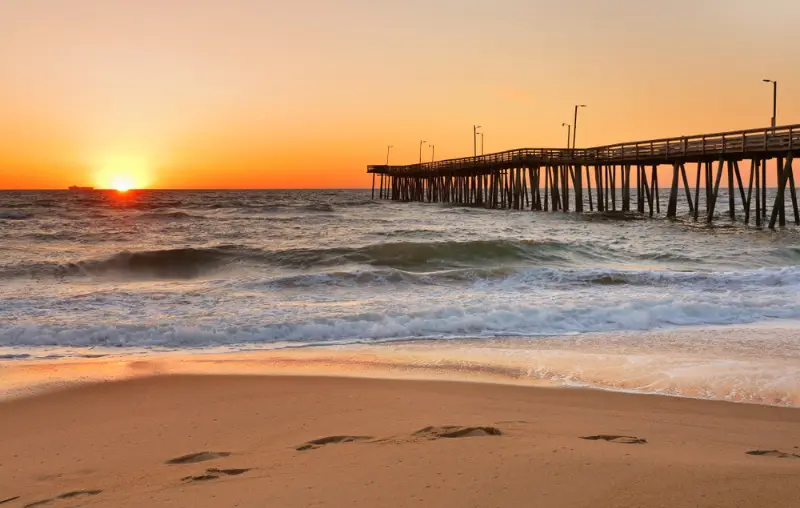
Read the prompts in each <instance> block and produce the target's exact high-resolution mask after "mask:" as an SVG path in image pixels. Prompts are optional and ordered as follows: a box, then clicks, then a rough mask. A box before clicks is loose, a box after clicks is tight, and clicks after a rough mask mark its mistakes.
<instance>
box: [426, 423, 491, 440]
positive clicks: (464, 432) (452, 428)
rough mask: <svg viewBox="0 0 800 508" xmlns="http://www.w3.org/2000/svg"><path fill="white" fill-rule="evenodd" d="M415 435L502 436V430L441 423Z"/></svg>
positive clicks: (441, 436)
mask: <svg viewBox="0 0 800 508" xmlns="http://www.w3.org/2000/svg"><path fill="white" fill-rule="evenodd" d="M412 435H413V436H415V437H425V438H427V439H442V438H455V437H481V436H502V435H503V432H502V431H501V430H500V429H498V428H497V427H459V426H457V425H443V426H441V427H425V428H424V429H420V430H418V431H416V432H414V434H412Z"/></svg>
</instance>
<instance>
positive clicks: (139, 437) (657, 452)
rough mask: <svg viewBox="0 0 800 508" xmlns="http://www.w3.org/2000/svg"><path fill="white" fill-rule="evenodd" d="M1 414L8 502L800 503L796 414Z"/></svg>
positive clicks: (267, 397)
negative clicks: (799, 500) (799, 501)
mask: <svg viewBox="0 0 800 508" xmlns="http://www.w3.org/2000/svg"><path fill="white" fill-rule="evenodd" d="M0 414H2V415H3V417H2V418H0V436H3V438H2V446H1V447H0V467H1V468H2V469H1V470H2V474H0V478H1V480H0V501H4V500H9V501H6V502H5V503H4V504H6V505H7V506H9V508H16V507H23V506H39V504H36V503H39V502H42V501H48V502H47V506H53V507H71V506H115V507H128V506H130V507H140V506H198V507H234V506H237V507H250V506H252V507H262V506H280V507H306V506H320V507H322V506H328V507H344V506H348V507H350V506H354V507H361V506H363V507H374V506H431V507H451V506H452V507H464V506H475V507H484V506H487V507H488V506H548V507H588V506H592V507H605V506H608V507H611V506H614V507H661V506H669V507H717V506H726V507H758V506H771V507H794V506H796V502H797V499H800V483H798V482H797V477H798V474H799V473H800V457H798V455H800V449H799V448H798V447H800V411H799V410H797V409H795V408H781V407H770V406H762V405H754V404H740V403H730V402H721V401H709V400H692V399H685V398H673V397H665V396H655V395H639V394H623V393H612V392H606V391H600V390H585V389H572V388H541V387H530V386H510V385H501V384H491V383H474V382H450V381H419V380H388V379H364V378H345V377H324V376H246V375H239V376H233V375H155V376H145V377H138V378H133V379H128V380H121V381H112V382H102V383H91V384H85V385H80V386H74V387H69V388H65V389H60V390H56V391H50V392H46V393H41V394H38V395H33V396H28V397H22V398H16V399H11V400H6V401H4V402H2V403H0ZM450 426H452V427H450ZM598 436H599V437H598ZM590 437H594V438H595V439H586V438H590ZM775 450H777V451H775ZM747 452H757V453H760V452H765V453H763V454H761V455H757V454H756V455H754V454H748V453H747ZM782 454H785V455H786V456H782ZM170 462H172V463H170ZM42 504H43V503H42ZM3 508H5V506H4V507H3Z"/></svg>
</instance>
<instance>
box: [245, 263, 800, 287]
mask: <svg viewBox="0 0 800 508" xmlns="http://www.w3.org/2000/svg"><path fill="white" fill-rule="evenodd" d="M464 283H466V284H476V283H481V284H493V285H496V286H503V287H504V288H506V289H525V288H536V287H551V288H552V287H559V286H563V287H567V286H593V285H598V286H612V285H613V286H616V285H627V286H649V287H670V286H680V287H682V288H686V289H707V290H732V289H737V288H747V289H757V288H770V287H786V286H800V267H784V268H760V269H754V270H742V271H723V272H697V271H674V270H621V269H614V268H549V267H539V268H529V267H520V266H493V267H483V268H480V267H474V268H457V269H450V270H439V271H433V272H422V273H420V272H410V271H406V270H399V269H394V268H373V269H354V270H331V271H321V272H316V273H303V274H292V275H282V276H276V277H271V278H266V279H263V280H249V281H247V282H245V283H243V285H244V286H246V287H249V288H256V287H270V288H275V289H284V288H312V287H315V286H320V287H325V286H331V287H350V286H361V285H364V286H382V285H397V284H409V285H449V284H464Z"/></svg>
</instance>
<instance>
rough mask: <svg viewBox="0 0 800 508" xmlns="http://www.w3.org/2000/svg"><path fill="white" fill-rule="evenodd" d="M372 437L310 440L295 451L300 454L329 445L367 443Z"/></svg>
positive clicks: (334, 437)
mask: <svg viewBox="0 0 800 508" xmlns="http://www.w3.org/2000/svg"><path fill="white" fill-rule="evenodd" d="M370 439H372V436H327V437H321V438H319V439H312V440H311V441H307V442H305V443H303V444H301V445H299V446H296V447H295V450H297V451H298V452H302V451H304V450H315V449H317V448H320V447H322V446H325V445H329V444H340V443H352V442H355V441H369V440H370Z"/></svg>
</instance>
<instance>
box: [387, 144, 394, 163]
mask: <svg viewBox="0 0 800 508" xmlns="http://www.w3.org/2000/svg"><path fill="white" fill-rule="evenodd" d="M392 148H394V145H389V146H387V147H386V165H387V166H388V165H389V152H391V151H392Z"/></svg>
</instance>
